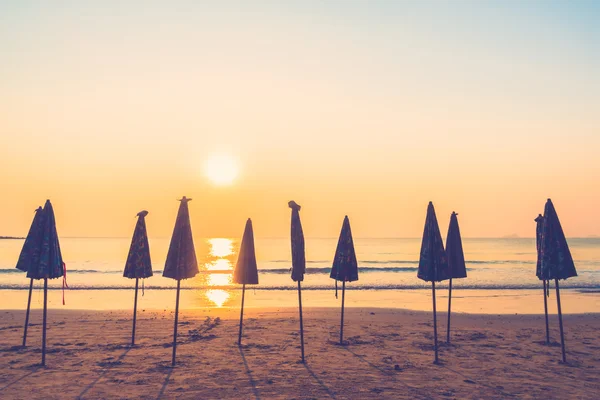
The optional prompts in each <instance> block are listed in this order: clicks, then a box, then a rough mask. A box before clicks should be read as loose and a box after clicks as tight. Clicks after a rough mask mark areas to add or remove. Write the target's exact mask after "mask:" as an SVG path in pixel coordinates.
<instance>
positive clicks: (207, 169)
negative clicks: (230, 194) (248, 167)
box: [204, 154, 238, 186]
mask: <svg viewBox="0 0 600 400" xmlns="http://www.w3.org/2000/svg"><path fill="white" fill-rule="evenodd" d="M204 173H205V175H206V177H207V178H208V179H210V180H211V181H212V182H213V183H214V184H215V185H219V186H226V185H231V184H232V183H233V181H234V180H235V178H237V176H238V166H237V163H236V161H235V159H234V158H233V157H231V156H230V155H227V154H213V155H212V156H210V158H208V159H207V160H206V162H205V163H204Z"/></svg>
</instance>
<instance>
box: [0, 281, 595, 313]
mask: <svg viewBox="0 0 600 400" xmlns="http://www.w3.org/2000/svg"><path fill="white" fill-rule="evenodd" d="M132 284H133V282H132ZM140 286H141V285H140ZM348 286H350V285H348ZM347 289H349V290H347V293H346V298H345V305H346V307H349V308H364V307H377V308H390V309H406V310H413V311H430V310H431V308H432V298H431V289H402V290H364V289H353V288H347ZM27 292H28V291H27V290H26V289H2V290H0V310H2V309H15V308H16V306H19V305H21V306H22V307H23V309H24V308H25V307H26V305H27V303H26V302H27ZM240 295H241V290H240V289H239V288H236V287H230V288H227V289H202V290H201V289H182V291H181V298H180V302H181V303H180V307H181V309H189V310H198V309H205V308H207V309H219V308H237V307H239V305H240V301H241V298H240ZM133 296H134V290H133V286H132V287H131V288H129V289H117V290H112V289H107V290H98V289H83V290H68V289H66V290H65V299H66V304H65V305H64V306H63V305H62V290H60V289H59V288H56V289H54V290H48V306H49V307H50V308H54V309H57V310H65V309H67V310H69V309H73V310H101V311H102V310H105V311H110V310H129V309H131V308H132V306H133ZM542 296H543V291H542V287H541V285H540V288H539V290H530V289H516V290H512V289H508V290H500V289H498V290H492V289H482V290H477V289H460V288H459V289H455V290H453V292H452V310H453V312H456V313H468V314H491V315H496V314H509V315H514V314H533V315H535V314H540V313H543V312H544V301H543V297H542ZM436 297H437V307H438V311H444V310H446V309H447V306H448V290H447V289H445V288H440V289H437V290H436ZM174 301H175V286H174V287H173V288H172V289H168V290H167V289H160V290H156V289H152V288H146V290H145V292H144V295H143V296H142V290H141V288H140V292H139V296H138V307H140V309H148V310H151V309H154V310H168V309H170V308H172V307H173V306H174ZM302 301H303V304H304V306H305V307H306V308H320V307H326V308H332V309H338V308H339V307H340V306H341V297H340V298H338V299H336V298H335V292H334V289H333V288H332V289H330V290H306V291H305V290H303V296H302ZM561 301H562V312H563V313H564V314H584V313H590V312H597V311H598V310H600V292H598V291H587V290H580V289H562V290H561ZM272 304H277V305H279V306H280V307H292V308H293V307H297V304H298V295H297V293H296V290H261V289H260V287H258V288H256V290H255V289H254V288H253V287H250V286H249V287H248V288H247V290H246V302H245V307H247V308H257V307H258V308H265V307H270V306H272ZM31 306H32V309H39V308H41V307H42V306H43V290H42V289H41V285H40V282H35V283H34V289H33V292H32V302H31ZM548 307H549V308H548V311H549V313H550V314H555V313H556V312H557V307H556V293H555V291H554V290H553V289H552V290H551V291H550V297H548Z"/></svg>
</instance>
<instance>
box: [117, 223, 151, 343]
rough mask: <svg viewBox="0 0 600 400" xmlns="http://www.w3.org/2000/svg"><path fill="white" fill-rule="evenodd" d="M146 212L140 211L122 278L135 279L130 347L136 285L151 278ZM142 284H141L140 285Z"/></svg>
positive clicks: (134, 314) (132, 334)
mask: <svg viewBox="0 0 600 400" xmlns="http://www.w3.org/2000/svg"><path fill="white" fill-rule="evenodd" d="M146 215H148V211H140V212H139V213H138V214H137V216H138V220H137V223H136V224H135V229H134V231H133V238H132V239H131V246H130V247H129V255H128V256H127V262H126V263H125V271H124V272H123V276H124V277H125V278H129V279H135V295H134V300H133V330H132V332H131V345H132V346H133V345H134V344H135V321H136V316H137V298H138V284H139V280H140V279H144V278H149V277H151V276H152V262H151V261H150V246H149V245H148V233H147V232H146V220H145V217H146ZM142 284H143V283H142Z"/></svg>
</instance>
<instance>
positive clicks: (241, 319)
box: [238, 283, 246, 346]
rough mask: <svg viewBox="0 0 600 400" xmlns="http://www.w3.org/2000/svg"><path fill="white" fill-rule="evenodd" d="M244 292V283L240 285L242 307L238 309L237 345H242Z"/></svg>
mask: <svg viewBox="0 0 600 400" xmlns="http://www.w3.org/2000/svg"><path fill="white" fill-rule="evenodd" d="M245 294H246V284H245V283H244V284H243V285H242V309H241V311H240V334H239V335H238V346H241V345H242V327H243V326H244V295H245Z"/></svg>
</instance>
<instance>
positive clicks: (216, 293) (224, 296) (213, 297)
mask: <svg viewBox="0 0 600 400" xmlns="http://www.w3.org/2000/svg"><path fill="white" fill-rule="evenodd" d="M206 297H207V298H208V299H209V300H210V301H212V302H213V303H215V305H216V306H217V307H223V304H225V302H226V301H227V300H229V297H230V294H229V292H228V291H226V290H223V289H208V290H207V291H206Z"/></svg>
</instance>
